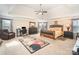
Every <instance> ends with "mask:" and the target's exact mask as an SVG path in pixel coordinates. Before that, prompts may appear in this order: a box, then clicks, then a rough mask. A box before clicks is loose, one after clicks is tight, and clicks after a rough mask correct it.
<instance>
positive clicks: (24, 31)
mask: <svg viewBox="0 0 79 59" xmlns="http://www.w3.org/2000/svg"><path fill="white" fill-rule="evenodd" d="M24 34H27V29H26V27H22V30H21V35H24Z"/></svg>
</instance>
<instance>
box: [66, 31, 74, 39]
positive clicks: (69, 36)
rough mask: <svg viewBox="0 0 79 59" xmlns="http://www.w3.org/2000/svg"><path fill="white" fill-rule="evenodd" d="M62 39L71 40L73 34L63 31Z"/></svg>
mask: <svg viewBox="0 0 79 59" xmlns="http://www.w3.org/2000/svg"><path fill="white" fill-rule="evenodd" d="M64 37H66V38H70V39H73V32H70V31H64Z"/></svg>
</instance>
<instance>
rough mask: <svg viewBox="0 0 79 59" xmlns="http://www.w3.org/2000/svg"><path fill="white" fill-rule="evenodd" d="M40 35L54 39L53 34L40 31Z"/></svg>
mask: <svg viewBox="0 0 79 59" xmlns="http://www.w3.org/2000/svg"><path fill="white" fill-rule="evenodd" d="M40 36H44V37H47V38H51V39H55V36H54V35H49V34H44V33H41V34H40Z"/></svg>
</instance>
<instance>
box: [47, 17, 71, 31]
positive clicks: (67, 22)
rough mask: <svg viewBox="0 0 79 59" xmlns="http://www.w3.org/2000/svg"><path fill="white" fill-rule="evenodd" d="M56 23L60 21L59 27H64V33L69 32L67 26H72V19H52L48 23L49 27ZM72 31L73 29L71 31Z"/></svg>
mask: <svg viewBox="0 0 79 59" xmlns="http://www.w3.org/2000/svg"><path fill="white" fill-rule="evenodd" d="M54 21H58V24H59V25H63V29H64V31H67V26H68V25H72V19H71V18H58V19H51V20H49V21H48V24H49V25H53V24H54ZM70 30H72V29H70Z"/></svg>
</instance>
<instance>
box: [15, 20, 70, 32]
mask: <svg viewBox="0 0 79 59" xmlns="http://www.w3.org/2000/svg"><path fill="white" fill-rule="evenodd" d="M54 21H58V24H59V25H63V29H64V31H67V26H68V25H72V19H71V18H58V19H51V20H48V28H49V26H50V25H53V24H54ZM29 22H36V27H38V22H42V21H40V20H37V19H35V20H33V19H25V18H14V19H13V31H14V32H15V33H16V29H17V28H18V27H19V28H21V27H26V28H29ZM44 22H45V21H44ZM46 22H47V21H46Z"/></svg>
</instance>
